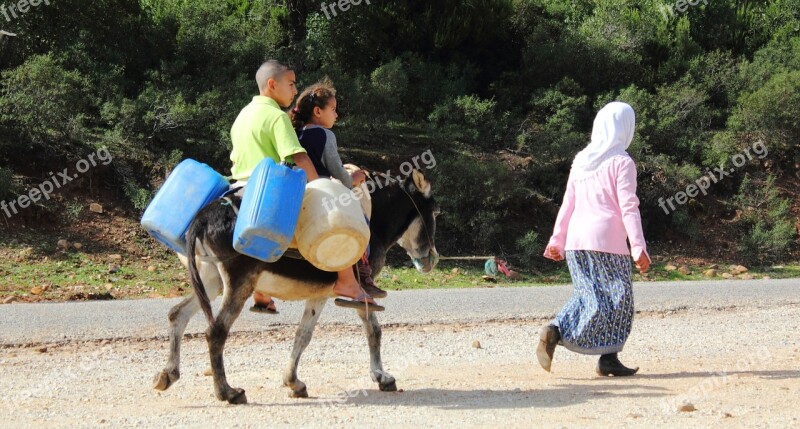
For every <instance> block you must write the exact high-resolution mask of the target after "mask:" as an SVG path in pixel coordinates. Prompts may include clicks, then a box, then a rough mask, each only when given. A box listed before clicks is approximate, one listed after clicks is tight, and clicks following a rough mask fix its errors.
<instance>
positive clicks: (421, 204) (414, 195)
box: [397, 170, 441, 273]
mask: <svg viewBox="0 0 800 429" xmlns="http://www.w3.org/2000/svg"><path fill="white" fill-rule="evenodd" d="M399 185H400V186H399V187H400V189H401V190H402V193H403V194H405V197H406V199H407V201H408V204H410V205H412V206H413V207H412V208H411V210H410V211H409V213H410V215H409V216H408V217H407V222H408V224H407V225H408V226H407V227H406V228H405V230H404V231H403V233H402V235H401V236H400V238H399V239H398V240H397V244H399V245H400V247H402V248H403V249H404V250H405V251H406V253H408V256H409V257H410V258H411V262H413V263H414V268H416V269H417V270H418V271H420V272H423V273H427V272H429V271H431V270H432V269H433V268H434V267H435V266H436V263H437V262H439V253H438V252H437V251H436V244H435V243H434V241H433V238H434V235H435V234H436V216H438V215H439V213H440V211H441V210H440V209H439V205H438V204H437V203H436V201H435V200H434V199H433V195H432V194H431V183H430V182H429V181H428V179H426V178H425V175H424V174H422V172H421V171H419V170H414V171H413V172H412V173H411V176H409V177H406V178H405V179H403V181H402V182H400V184H399Z"/></svg>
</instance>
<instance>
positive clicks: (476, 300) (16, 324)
mask: <svg viewBox="0 0 800 429" xmlns="http://www.w3.org/2000/svg"><path fill="white" fill-rule="evenodd" d="M570 292H571V287H570V286H550V287H515V288H482V289H450V290H442V289H439V290H418V291H401V292H391V293H390V294H389V297H387V298H386V299H383V300H381V303H382V304H383V305H385V306H386V307H387V310H386V311H385V312H384V313H383V314H381V316H380V319H381V321H382V322H383V323H396V324H430V323H437V322H438V323H454V322H477V321H487V320H513V319H529V318H549V317H552V316H554V314H555V312H556V311H558V310H559V308H560V306H561V305H562V304H564V302H565V301H566V300H567V299H568V297H569V295H570ZM634 296H635V298H636V310H637V311H644V312H650V311H668V310H679V309H685V310H692V309H717V308H730V307H770V306H777V305H786V304H800V279H783V280H752V281H745V280H735V281H699V282H657V283H637V284H635V285H634ZM178 301H179V299H146V300H125V301H95V302H70V303H54V304H10V305H0V345H8V344H23V343H39V342H44V343H47V342H58V341H64V340H93V339H107V338H108V339H110V338H130V337H134V338H152V337H158V336H165V335H166V332H167V320H166V315H167V311H168V310H169V309H170V307H172V306H173V305H175V304H176V303H177V302H178ZM248 306H249V305H248ZM278 306H279V310H280V311H281V314H279V315H277V316H269V315H260V314H253V313H250V312H247V311H245V312H244V313H243V315H242V316H241V317H240V318H239V321H238V322H237V324H236V325H235V326H234V330H235V331H254V330H262V329H264V328H265V327H269V326H275V325H286V324H295V323H296V322H297V321H298V320H299V319H300V314H301V312H302V308H303V304H302V303H298V302H280V301H279V302H278ZM320 321H321V323H340V324H351V325H356V324H358V323H360V322H359V320H358V318H357V317H356V316H355V314H354V313H353V312H352V310H346V309H342V308H339V307H335V306H333V305H332V304H329V305H328V307H327V308H326V310H325V313H323V315H322V317H321V319H320ZM204 329H205V321H204V319H203V318H202V316H201V315H200V314H198V315H196V316H195V318H194V319H193V320H192V322H191V323H190V324H189V327H188V329H187V333H199V332H202V331H203V330H204Z"/></svg>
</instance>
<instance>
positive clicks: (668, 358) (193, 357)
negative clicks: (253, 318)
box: [0, 305, 800, 428]
mask: <svg viewBox="0 0 800 429" xmlns="http://www.w3.org/2000/svg"><path fill="white" fill-rule="evenodd" d="M542 323H544V321H535V320H532V321H513V322H512V321H508V322H487V323H482V324H472V325H464V324H454V325H429V326H393V327H392V326H390V327H386V328H385V329H384V336H383V339H384V343H383V344H384V346H383V356H384V362H385V367H386V369H387V370H388V371H389V372H390V373H392V375H394V376H395V378H396V379H397V385H398V387H399V388H400V389H401V391H400V392H395V393H384V392H380V391H378V390H377V386H375V385H374V384H373V383H372V382H371V380H370V378H369V375H368V364H367V362H368V357H367V348H366V340H365V338H364V336H363V334H362V333H361V330H360V329H359V328H358V327H356V326H321V327H320V328H319V330H318V331H317V333H316V336H315V339H314V341H312V343H311V345H310V346H309V349H308V350H307V352H306V354H305V355H304V356H303V359H302V361H301V367H300V378H301V379H302V380H303V381H305V382H306V383H307V385H308V389H309V393H310V395H311V398H310V399H291V398H289V397H288V396H287V393H288V390H287V389H285V388H283V387H281V369H282V368H283V367H284V366H285V364H286V362H287V360H288V356H289V349H290V347H291V339H292V337H293V331H294V328H293V327H279V328H271V329H269V330H264V331H262V332H239V333H236V334H234V335H233V336H232V337H231V340H230V341H229V343H228V347H227V349H226V358H227V359H226V364H227V373H228V379H229V381H230V382H231V384H232V385H233V386H236V387H242V388H244V389H245V390H246V391H247V397H248V399H249V401H250V403H249V404H248V405H243V406H234V405H228V404H225V403H221V402H218V401H217V400H216V399H215V398H214V396H213V392H212V382H211V378H210V377H206V376H204V375H203V374H202V373H203V371H204V369H205V368H206V366H207V361H208V358H207V349H206V344H205V340H204V339H202V338H186V339H185V340H184V349H183V356H182V357H183V360H182V362H183V367H182V379H181V380H180V381H179V382H178V383H177V384H176V385H174V386H173V387H172V388H171V389H170V390H168V391H166V392H157V391H155V390H153V389H152V388H151V379H152V376H153V375H154V374H155V373H156V372H157V371H159V370H160V369H161V368H162V367H163V364H164V361H165V360H166V353H167V342H166V339H163V338H160V339H120V340H114V341H110V340H105V341H102V342H81V343H66V344H58V345H54V344H50V345H28V346H22V347H15V348H5V349H0V415H2V416H3V417H2V419H0V427H9V428H20V427H37V428H46V427H70V428H72V427H114V428H116V427H198V428H199V427H303V428H306V427H325V428H339V427H355V426H360V427H381V426H389V427H415V428H420V427H454V428H455V427H457V428H464V427H511V428H517V427H518V428H527V427H648V428H651V427H682V428H687V427H690V428H694V427H712V428H713V427H725V428H729V427H733V428H736V427H775V428H788V427H798V426H800V421H799V420H800V406H798V405H797V404H798V398H800V339H798V335H797V332H798V325H800V306H796V305H792V306H781V307H773V308H740V309H728V310H722V311H708V310H702V311H684V312H677V313H676V312H670V313H666V314H663V313H662V314H659V313H655V314H645V315H637V319H636V321H635V322H634V331H633V333H632V335H631V338H630V340H629V342H628V344H627V346H626V349H625V351H624V353H622V354H620V357H621V359H622V361H623V362H625V363H627V364H629V365H634V366H640V367H641V368H642V369H641V371H640V373H639V374H638V375H636V376H635V377H632V378H618V379H614V378H601V377H598V376H596V375H595V374H594V365H595V362H596V357H592V356H582V355H577V354H573V353H570V352H568V351H566V350H564V349H562V348H559V349H558V350H557V352H556V357H555V361H554V365H553V369H554V373H552V374H547V373H545V372H544V371H543V370H542V369H541V368H540V367H539V366H538V365H537V364H536V362H535V357H534V356H533V350H534V347H535V343H534V338H535V336H536V332H537V331H538V328H539V326H540V325H541V324H542ZM476 341H477V342H479V343H480V348H477V347H475V346H477V345H478V344H476V343H475V342H476ZM681 407H683V409H684V411H681V410H680V408H681ZM691 410H693V411H691Z"/></svg>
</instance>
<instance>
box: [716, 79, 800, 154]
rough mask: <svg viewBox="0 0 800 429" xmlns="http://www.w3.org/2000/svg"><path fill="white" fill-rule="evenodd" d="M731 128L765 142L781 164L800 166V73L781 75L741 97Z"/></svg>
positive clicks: (730, 121) (732, 117) (731, 119)
mask: <svg viewBox="0 0 800 429" xmlns="http://www.w3.org/2000/svg"><path fill="white" fill-rule="evenodd" d="M729 125H730V127H731V128H733V129H734V130H737V131H743V132H748V133H751V134H752V139H753V140H756V139H758V140H762V141H764V142H765V143H766V144H767V147H768V148H769V156H770V158H771V159H773V160H774V161H775V162H776V163H777V164H778V165H782V166H785V167H789V168H794V169H796V168H797V167H798V166H800V145H799V144H798V142H799V141H800V71H792V72H784V73H779V74H777V75H775V76H773V77H772V78H771V79H770V80H769V81H768V82H767V83H766V84H764V86H763V87H761V88H759V89H758V90H756V91H754V92H751V93H745V94H744V95H742V97H741V98H740V99H739V105H738V106H737V108H736V110H735V112H734V113H733V115H732V116H731V118H730V120H729Z"/></svg>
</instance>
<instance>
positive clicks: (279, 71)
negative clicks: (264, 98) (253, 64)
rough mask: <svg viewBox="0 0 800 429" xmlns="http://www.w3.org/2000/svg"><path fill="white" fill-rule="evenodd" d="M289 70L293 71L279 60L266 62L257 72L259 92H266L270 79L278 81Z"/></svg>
mask: <svg viewBox="0 0 800 429" xmlns="http://www.w3.org/2000/svg"><path fill="white" fill-rule="evenodd" d="M289 70H291V68H290V67H289V66H287V65H286V64H283V63H282V62H280V61H278V60H269V61H266V62H264V63H263V64H261V67H259V68H258V71H257V72H256V83H257V84H258V90H259V91H260V92H264V89H265V88H266V87H267V82H269V80H270V79H274V80H278V79H280V78H281V77H282V76H283V74H284V73H286V72H287V71H289Z"/></svg>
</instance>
